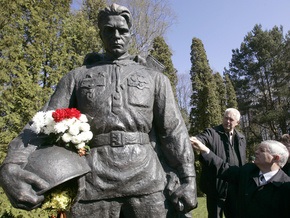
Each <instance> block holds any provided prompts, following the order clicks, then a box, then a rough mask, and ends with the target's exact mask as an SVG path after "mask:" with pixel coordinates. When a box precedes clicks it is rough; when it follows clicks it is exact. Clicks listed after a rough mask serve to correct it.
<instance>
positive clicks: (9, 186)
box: [0, 164, 49, 210]
mask: <svg viewBox="0 0 290 218" xmlns="http://www.w3.org/2000/svg"><path fill="white" fill-rule="evenodd" d="M0 184H1V186H2V187H3V189H4V191H5V193H6V195H7V197H8V198H9V200H10V202H11V204H12V206H13V207H16V208H20V209H25V210H32V209H34V208H36V207H38V206H40V204H41V203H42V202H43V200H44V196H43V195H41V196H38V195H37V192H38V191H40V190H43V189H46V188H48V186H49V184H48V183H47V182H45V181H44V180H43V179H41V178H39V177H38V176H36V175H35V174H33V173H31V172H28V171H25V170H23V169H21V167H20V166H19V165H17V164H5V165H4V166H2V167H1V169H0Z"/></svg>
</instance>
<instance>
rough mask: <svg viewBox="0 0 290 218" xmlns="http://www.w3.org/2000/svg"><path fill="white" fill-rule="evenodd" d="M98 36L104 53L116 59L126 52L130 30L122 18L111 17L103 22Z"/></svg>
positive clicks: (117, 16)
mask: <svg viewBox="0 0 290 218" xmlns="http://www.w3.org/2000/svg"><path fill="white" fill-rule="evenodd" d="M103 24H104V25H103V28H102V29H101V32H100V35H101V38H102V41H103V44H104V47H105V50H106V52H107V53H108V54H109V55H111V56H112V57H114V58H118V57H120V56H122V55H123V54H125V53H126V52H127V51H128V46H129V42H130V40H131V34H130V29H129V27H128V24H127V22H126V20H125V18H124V17H122V16H119V15H111V16H108V17H107V20H106V21H104V22H103Z"/></svg>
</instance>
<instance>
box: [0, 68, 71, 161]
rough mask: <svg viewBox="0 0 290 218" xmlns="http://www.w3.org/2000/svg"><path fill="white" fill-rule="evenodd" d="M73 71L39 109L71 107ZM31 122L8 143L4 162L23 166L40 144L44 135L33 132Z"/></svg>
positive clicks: (61, 81) (43, 139) (62, 80)
mask: <svg viewBox="0 0 290 218" xmlns="http://www.w3.org/2000/svg"><path fill="white" fill-rule="evenodd" d="M73 89H74V73H73V72H70V73H68V74H67V75H66V76H64V77H63V78H62V79H61V80H60V82H59V84H58V85H57V87H56V89H55V92H54V94H53V95H52V96H51V98H50V100H49V101H48V103H47V104H46V105H45V106H44V107H43V108H42V109H41V110H40V111H47V110H54V109H56V108H65V107H73V104H74V102H75V101H74V100H72V99H74V97H73V93H74V91H73ZM30 124H31V122H29V123H27V124H26V125H25V127H24V128H23V130H22V131H21V133H20V134H19V135H18V136H17V137H16V138H14V139H13V140H12V141H11V142H10V143H9V145H8V151H7V155H6V157H5V159H4V161H3V163H2V164H3V165H4V164H8V163H14V164H19V165H21V166H25V164H26V163H27V159H28V156H29V155H30V154H31V153H32V152H33V151H34V150H35V149H36V148H37V146H40V145H41V144H42V143H43V142H44V141H45V137H43V136H40V135H38V134H36V133H34V132H33V131H32V130H31V129H30Z"/></svg>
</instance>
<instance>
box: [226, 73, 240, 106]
mask: <svg viewBox="0 0 290 218" xmlns="http://www.w3.org/2000/svg"><path fill="white" fill-rule="evenodd" d="M224 80H225V86H226V107H227V108H236V109H238V102H237V95H236V91H235V88H234V86H233V84H232V81H231V79H230V77H229V75H227V74H225V76H224Z"/></svg>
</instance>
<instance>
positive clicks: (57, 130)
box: [31, 108, 93, 156]
mask: <svg viewBox="0 0 290 218" xmlns="http://www.w3.org/2000/svg"><path fill="white" fill-rule="evenodd" d="M32 121H33V123H32V125H31V129H32V130H33V131H34V132H35V133H37V134H39V133H44V134H45V135H49V136H52V137H53V140H54V141H55V142H56V143H58V144H63V145H65V146H66V147H72V146H73V147H74V148H76V149H77V151H78V154H79V155H80V156H84V155H86V154H87V153H88V152H89V151H90V147H89V146H88V145H87V144H86V143H88V142H89V141H90V140H91V139H92V137H93V133H92V132H91V131H90V125H89V124H88V119H87V117H86V115H84V114H81V113H80V111H79V110H77V109H76V108H63V109H56V110H50V111H46V112H43V111H40V112H38V113H36V115H35V116H34V117H33V118H32Z"/></svg>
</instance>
